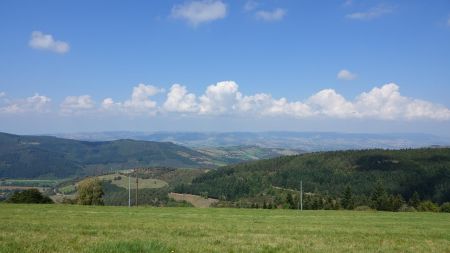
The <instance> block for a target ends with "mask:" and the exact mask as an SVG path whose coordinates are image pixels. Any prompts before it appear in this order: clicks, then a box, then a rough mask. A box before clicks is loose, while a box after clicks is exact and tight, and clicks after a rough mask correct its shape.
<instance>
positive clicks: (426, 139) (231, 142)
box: [55, 131, 450, 151]
mask: <svg viewBox="0 0 450 253" xmlns="http://www.w3.org/2000/svg"><path fill="white" fill-rule="evenodd" d="M55 136H58V137H63V138H69V139H77V140H90V141H100V140H101V141H105V140H117V139H134V140H146V141H163V142H167V141H169V142H173V143H176V144H180V145H184V146H188V147H195V148H197V147H231V146H258V147H264V148H281V149H293V150H301V151H330V150H346V149H370V148H383V149H402V148H418V147H430V146H450V138H448V137H447V138H445V137H441V136H435V135H431V134H420V133H418V134H415V133H406V134H352V133H333V132H225V133H216V132H126V131H123V132H98V133H73V134H56V135H55Z"/></svg>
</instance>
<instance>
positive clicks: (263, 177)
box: [177, 148, 450, 203]
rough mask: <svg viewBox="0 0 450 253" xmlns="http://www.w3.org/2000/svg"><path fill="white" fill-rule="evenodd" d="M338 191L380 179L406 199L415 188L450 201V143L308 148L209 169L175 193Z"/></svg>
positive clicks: (365, 188) (365, 191) (366, 191)
mask: <svg viewBox="0 0 450 253" xmlns="http://www.w3.org/2000/svg"><path fill="white" fill-rule="evenodd" d="M300 180H302V181H303V188H304V191H305V192H310V193H320V194H326V195H329V196H333V197H336V196H339V195H340V194H341V193H342V192H343V191H344V189H345V187H346V186H347V185H350V186H351V187H352V189H353V192H354V193H355V194H356V195H364V196H370V195H371V193H372V191H373V189H374V187H375V185H376V184H378V183H382V184H383V186H384V187H385V189H386V190H387V191H388V192H390V193H392V194H401V195H402V196H403V197H404V198H405V199H408V198H409V197H410V196H411V195H412V194H413V193H414V192H415V191H417V192H418V193H419V194H420V196H421V197H422V198H424V199H432V200H433V201H436V202H440V203H442V202H446V201H450V148H439V149H438V148H436V149H413V150H361V151H337V152H321V153H309V154H302V155H296V156H285V157H279V158H274V159H268V160H262V161H256V162H249V163H244V164H238V165H232V166H227V167H223V168H220V169H218V170H214V171H210V172H208V173H206V174H204V175H201V176H199V177H198V178H196V179H194V180H193V183H192V184H190V185H183V186H180V187H178V188H177V191H178V192H185V193H193V194H201V193H205V192H207V193H208V195H209V196H211V197H215V198H222V199H226V200H232V201H236V200H239V199H241V198H252V197H258V196H263V195H266V194H271V190H272V189H274V187H275V188H277V189H294V190H298V189H299V188H300Z"/></svg>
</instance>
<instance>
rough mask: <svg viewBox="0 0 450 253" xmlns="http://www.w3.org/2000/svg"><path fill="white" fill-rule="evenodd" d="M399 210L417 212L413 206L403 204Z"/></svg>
mask: <svg viewBox="0 0 450 253" xmlns="http://www.w3.org/2000/svg"><path fill="white" fill-rule="evenodd" d="M398 211H399V212H417V210H416V209H415V208H414V207H413V206H408V205H406V204H403V205H402V206H401V207H400V208H399V209H398Z"/></svg>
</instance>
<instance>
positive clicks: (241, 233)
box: [0, 204, 450, 253]
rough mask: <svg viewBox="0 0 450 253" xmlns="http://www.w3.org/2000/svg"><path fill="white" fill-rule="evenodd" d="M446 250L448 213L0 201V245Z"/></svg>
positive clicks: (13, 248)
mask: <svg viewBox="0 0 450 253" xmlns="http://www.w3.org/2000/svg"><path fill="white" fill-rule="evenodd" d="M172 251H173V252H349V251H351V252H361V251H364V252H450V215H449V214H443V213H387V212H353V211H303V212H298V211H294V210H262V209H259V210H255V209H219V208H211V209H195V208H145V207H142V208H131V209H129V208H127V207H90V206H76V205H75V206H71V205H13V204H0V252H87V253H89V252H172Z"/></svg>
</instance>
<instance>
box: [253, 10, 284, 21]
mask: <svg viewBox="0 0 450 253" xmlns="http://www.w3.org/2000/svg"><path fill="white" fill-rule="evenodd" d="M285 15H286V10H284V9H281V8H276V9H275V10H273V11H264V10H261V11H257V12H256V13H255V16H256V18H257V19H260V20H264V21H269V22H270V21H280V20H282V19H283V18H284V16H285Z"/></svg>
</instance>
